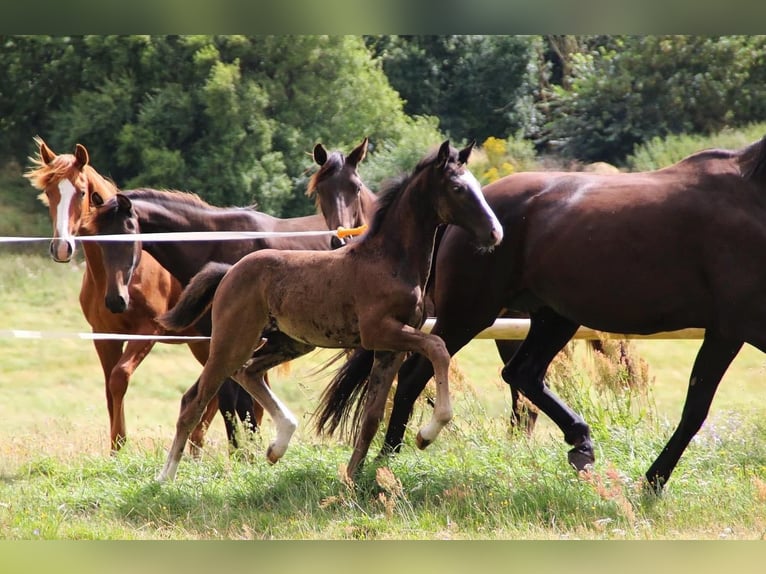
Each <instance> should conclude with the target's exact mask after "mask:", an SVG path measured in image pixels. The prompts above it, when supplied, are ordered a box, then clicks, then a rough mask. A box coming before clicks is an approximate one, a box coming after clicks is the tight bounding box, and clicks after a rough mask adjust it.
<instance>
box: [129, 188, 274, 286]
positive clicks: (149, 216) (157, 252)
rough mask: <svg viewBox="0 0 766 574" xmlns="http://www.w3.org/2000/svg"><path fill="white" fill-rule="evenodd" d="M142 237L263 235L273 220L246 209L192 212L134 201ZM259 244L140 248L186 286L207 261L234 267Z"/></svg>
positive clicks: (154, 244) (198, 243)
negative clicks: (217, 233)
mask: <svg viewBox="0 0 766 574" xmlns="http://www.w3.org/2000/svg"><path fill="white" fill-rule="evenodd" d="M133 205H134V207H135V210H136V214H137V215H138V219H139V225H140V227H141V232H142V233H171V232H190V231H203V232H204V231H234V230H240V231H263V230H264V227H266V228H268V227H270V223H269V222H270V220H271V219H273V218H271V217H270V216H267V215H266V214H261V213H259V212H256V211H251V210H247V209H241V210H240V209H217V208H205V207H200V208H195V207H194V206H191V208H190V206H186V205H179V208H178V209H177V210H176V209H171V208H169V207H168V206H165V205H161V204H157V203H155V202H150V201H134V204H133ZM261 244H262V240H260V239H243V240H234V241H195V242H193V243H189V242H183V241H168V242H164V241H163V242H144V243H143V248H144V250H145V251H147V252H148V253H150V254H151V255H152V256H153V257H154V258H155V259H157V261H159V262H160V264H161V265H162V266H163V267H165V269H167V270H168V271H170V273H171V274H172V275H173V276H174V277H175V278H176V279H178V280H179V281H180V282H181V283H182V284H184V285H185V284H187V283H188V282H189V281H190V280H191V278H192V277H193V276H194V275H195V274H196V273H197V272H199V270H200V269H201V268H202V266H203V265H204V264H205V263H207V262H208V261H213V260H214V261H221V262H224V263H234V262H235V261H237V260H238V259H239V258H241V257H242V256H243V255H245V254H246V253H249V252H251V251H254V250H255V249H257V248H259V247H260V246H261Z"/></svg>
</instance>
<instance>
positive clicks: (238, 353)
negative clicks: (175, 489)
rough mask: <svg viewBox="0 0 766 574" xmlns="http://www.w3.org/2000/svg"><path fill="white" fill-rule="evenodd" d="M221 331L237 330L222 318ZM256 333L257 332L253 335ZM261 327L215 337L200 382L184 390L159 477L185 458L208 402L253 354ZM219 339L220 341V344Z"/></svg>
mask: <svg viewBox="0 0 766 574" xmlns="http://www.w3.org/2000/svg"><path fill="white" fill-rule="evenodd" d="M221 323H222V325H221V332H223V333H226V332H233V331H234V329H230V328H229V329H227V328H226V327H227V326H229V325H230V324H231V323H230V322H229V323H225V322H224V320H222V321H221ZM245 324H247V325H248V326H250V325H256V324H257V322H256V321H251V322H245ZM253 334H255V336H254V337H253ZM260 334H261V329H259V328H254V329H252V331H247V330H243V329H240V330H239V336H238V337H232V338H231V339H227V340H226V341H225V342H224V341H223V340H215V339H214V340H213V344H212V345H211V351H210V358H209V359H208V361H207V362H206V363H205V367H204V368H203V369H202V374H201V375H200V377H199V379H198V380H197V382H196V383H195V384H194V385H192V386H191V388H190V389H189V390H188V391H186V393H184V396H183V398H182V399H181V412H180V413H179V415H178V421H177V423H176V435H175V438H174V439H173V443H172V445H171V446H170V450H169V451H168V457H167V460H166V461H165V466H164V467H163V468H162V471H161V472H160V474H159V476H158V477H157V480H160V481H164V480H172V479H173V478H174V477H175V474H176V471H177V470H178V464H179V463H180V462H181V456H182V455H183V451H184V446H185V445H186V441H187V440H188V439H189V435H190V434H191V432H192V430H193V429H194V427H195V426H196V425H198V424H199V422H200V420H201V419H202V414H203V412H204V410H205V408H206V407H207V405H208V403H209V402H210V401H211V400H212V398H213V397H214V396H215V395H216V393H217V392H218V389H219V388H220V387H221V384H222V383H223V381H224V379H226V377H227V376H228V375H229V374H231V373H233V372H234V371H236V370H237V369H238V368H240V367H241V366H242V365H243V364H244V363H245V362H246V361H247V360H248V358H249V357H250V356H251V353H252V349H253V348H255V347H256V346H257V344H258V341H259V340H260ZM248 335H250V337H248ZM216 343H218V344H217V345H216Z"/></svg>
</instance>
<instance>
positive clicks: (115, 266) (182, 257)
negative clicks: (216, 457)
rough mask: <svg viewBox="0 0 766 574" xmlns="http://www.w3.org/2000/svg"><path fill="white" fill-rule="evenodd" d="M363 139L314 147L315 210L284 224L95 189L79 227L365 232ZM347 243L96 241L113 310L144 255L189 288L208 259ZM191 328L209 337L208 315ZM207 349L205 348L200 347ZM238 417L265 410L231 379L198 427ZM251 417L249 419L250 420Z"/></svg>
mask: <svg viewBox="0 0 766 574" xmlns="http://www.w3.org/2000/svg"><path fill="white" fill-rule="evenodd" d="M367 145H368V139H367V138H365V139H364V140H363V141H362V143H360V144H359V145H358V146H357V147H356V148H354V149H353V150H352V151H351V153H350V154H349V155H348V156H345V155H344V154H343V153H341V152H340V151H334V152H332V153H328V152H327V150H326V149H325V148H324V146H322V144H317V145H316V146H315V147H314V152H313V157H314V161H315V162H316V163H317V164H318V165H319V166H320V168H319V170H317V171H316V172H315V173H314V174H313V175H312V177H311V178H310V180H309V184H308V188H307V192H306V194H307V195H308V196H309V197H312V196H313V197H314V198H315V201H316V205H317V209H318V210H319V212H320V213H318V214H314V215H308V216H304V217H294V218H287V219H282V218H278V217H274V216H271V215H269V214H266V213H263V212H259V211H256V210H254V209H249V208H238V207H236V208H221V207H215V206H212V205H210V204H208V203H206V202H205V201H203V200H202V199H201V198H199V197H198V196H197V195H195V194H192V193H184V192H180V191H168V190H163V191H160V190H155V189H145V188H144V189H133V190H126V191H123V192H120V193H119V194H117V195H115V196H114V201H111V202H109V198H107V199H106V200H105V199H104V198H102V197H101V196H100V195H99V194H98V193H97V192H95V193H94V194H93V195H92V197H91V202H92V203H93V205H95V206H96V208H95V209H94V210H93V211H92V212H91V217H90V218H88V220H87V221H86V223H85V224H84V227H85V228H86V229H87V233H88V234H89V235H115V234H136V233H147V234H151V233H177V232H193V231H201V232H208V231H220V230H226V231H247V232H253V231H255V232H267V231H271V232H282V233H289V232H306V231H322V230H324V231H329V230H335V229H345V230H346V233H350V232H352V231H353V229H356V228H360V227H364V226H365V225H367V223H368V222H369V220H370V217H371V214H372V212H373V210H374V207H375V199H376V198H375V195H374V194H373V193H372V192H371V191H370V190H369V189H368V188H367V187H366V186H365V185H364V183H363V182H362V180H361V178H360V176H359V173H358V169H357V168H358V166H359V164H360V163H361V161H362V160H363V159H364V157H365V156H366V153H367ZM343 243H345V239H343V238H341V237H339V236H338V235H331V237H330V238H328V237H327V235H293V236H290V235H283V236H274V237H257V238H252V239H236V240H223V241H209V240H205V241H184V242H180V241H179V242H176V241H163V242H155V241H148V240H144V241H143V242H142V241H140V240H136V241H133V242H97V245H98V246H99V247H100V249H101V256H102V261H103V266H104V274H105V276H106V294H107V295H106V298H107V301H112V305H113V306H115V307H117V309H116V310H119V309H125V308H127V307H128V306H129V305H130V289H129V287H130V278H131V275H132V274H133V270H134V269H135V267H136V265H137V264H138V263H139V262H140V261H141V258H142V251H145V252H146V253H149V254H150V255H151V256H152V257H153V258H154V259H156V260H157V261H159V263H160V264H161V265H162V266H163V267H164V268H165V269H167V270H168V271H170V273H171V274H172V275H173V277H175V278H176V279H177V280H178V281H179V282H180V283H181V285H183V286H186V285H187V284H188V283H189V281H190V280H191V279H192V277H193V276H194V275H196V274H197V273H198V272H199V271H200V270H201V269H202V267H203V266H204V265H205V264H206V263H208V262H210V261H218V262H222V263H227V264H233V263H236V262H237V261H238V260H239V259H241V258H242V257H243V256H244V255H246V254H248V253H251V252H253V251H258V250H260V249H268V248H271V249H288V250H295V249H303V250H313V251H318V250H327V249H330V248H332V247H339V246H341V245H342V244H343ZM195 328H196V330H197V331H198V332H199V333H201V334H204V335H207V336H210V316H209V314H206V315H205V316H204V317H202V318H201V319H200V320H199V321H197V323H195ZM205 345H207V343H205ZM216 408H218V409H219V410H220V411H221V412H222V413H230V414H234V413H236V414H237V415H238V416H239V418H240V420H242V421H243V422H244V421H247V422H249V424H250V425H253V426H256V427H257V426H258V425H259V424H260V421H261V417H262V413H263V409H262V408H261V407H260V405H258V404H257V403H255V404H254V403H253V400H252V397H251V396H250V395H249V394H248V393H246V392H241V387H240V386H239V384H237V383H236V382H235V381H233V380H232V379H227V380H226V381H224V383H223V385H222V386H221V388H220V389H219V391H218V393H217V396H216V397H214V398H213V400H212V401H211V403H210V405H209V406H208V409H207V411H206V414H205V416H204V417H203V422H204V423H206V424H209V418H211V415H210V413H213V414H214V413H215V410H216ZM248 419H249V420H248ZM225 420H226V424H227V435H228V437H229V440H230V442H231V444H232V446H233V447H235V448H236V447H237V446H238V440H237V435H236V432H235V429H236V427H235V425H234V423H233V421H231V420H230V419H229V417H225Z"/></svg>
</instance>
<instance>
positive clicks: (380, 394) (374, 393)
mask: <svg viewBox="0 0 766 574" xmlns="http://www.w3.org/2000/svg"><path fill="white" fill-rule="evenodd" d="M404 356H405V355H404V353H393V352H382V351H376V352H375V359H374V360H373V363H372V370H371V371H370V381H369V389H368V391H367V397H366V401H365V404H364V411H363V414H362V422H361V428H360V429H359V432H358V433H357V436H356V441H355V443H354V450H353V452H352V453H351V459H350V460H349V463H348V466H347V467H346V473H347V474H348V476H349V477H350V478H353V477H354V475H355V474H356V472H357V470H358V469H359V466H360V465H361V463H362V462H363V461H364V459H365V457H366V456H367V451H368V450H369V449H370V443H371V442H372V439H373V438H375V433H377V432H378V429H379V428H380V421H381V420H382V419H383V413H384V411H385V407H386V399H387V398H388V391H389V390H390V389H391V384H392V383H393V381H394V377H395V376H396V372H397V371H398V370H399V367H400V366H401V364H402V361H403V360H404ZM437 404H438V402H437Z"/></svg>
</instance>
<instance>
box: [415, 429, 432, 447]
mask: <svg viewBox="0 0 766 574" xmlns="http://www.w3.org/2000/svg"><path fill="white" fill-rule="evenodd" d="M429 444H431V441H430V440H426V439H424V438H423V435H421V434H420V431H418V435H417V436H416V437H415V445H416V446H417V447H418V448H419V449H420V450H423V449H425V448H426V447H427V446H428V445H429Z"/></svg>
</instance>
